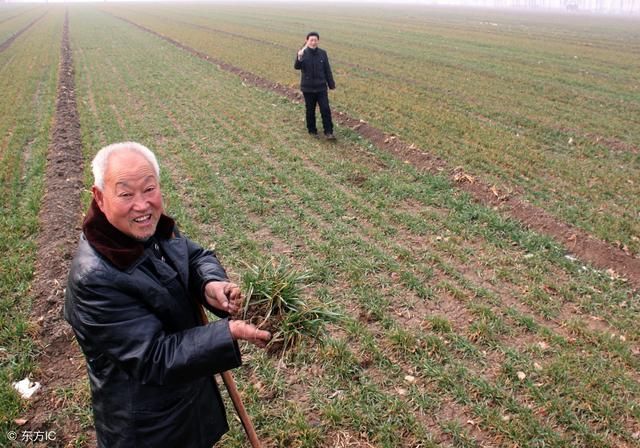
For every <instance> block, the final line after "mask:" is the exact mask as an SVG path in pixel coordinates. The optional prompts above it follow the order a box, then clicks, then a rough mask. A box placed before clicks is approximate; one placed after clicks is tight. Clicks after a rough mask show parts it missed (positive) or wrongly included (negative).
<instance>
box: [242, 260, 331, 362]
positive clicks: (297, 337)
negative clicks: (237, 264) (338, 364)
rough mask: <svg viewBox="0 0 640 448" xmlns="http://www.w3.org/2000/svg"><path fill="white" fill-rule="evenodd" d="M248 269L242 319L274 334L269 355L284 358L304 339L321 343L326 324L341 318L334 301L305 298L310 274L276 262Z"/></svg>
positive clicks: (245, 277)
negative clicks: (278, 354) (304, 293)
mask: <svg viewBox="0 0 640 448" xmlns="http://www.w3.org/2000/svg"><path fill="white" fill-rule="evenodd" d="M246 266H247V268H248V270H247V272H246V273H245V274H244V276H243V278H242V283H243V285H244V290H245V291H246V293H245V295H246V299H245V305H244V310H243V318H244V319H246V320H249V321H250V322H252V323H254V324H255V325H257V326H258V327H260V328H263V329H266V330H268V331H270V332H271V333H272V339H271V342H270V343H269V352H270V353H275V352H277V351H282V355H283V356H284V354H285V353H286V352H287V351H288V350H289V349H291V348H293V347H294V346H296V345H297V344H298V343H299V342H300V341H301V340H302V339H303V338H305V337H308V338H312V339H316V340H320V339H321V337H322V335H323V334H324V330H325V326H326V324H327V323H331V322H338V321H340V320H341V319H342V314H341V313H340V312H338V311H332V308H334V306H335V305H334V304H333V302H328V303H311V302H310V301H309V300H308V299H306V298H304V297H303V292H304V290H305V289H306V288H307V287H308V286H309V284H310V282H311V279H312V274H311V273H310V272H309V271H298V270H296V269H295V268H293V267H291V266H289V265H288V263H286V262H285V261H283V260H280V261H275V260H273V259H270V260H267V261H266V262H264V263H262V264H260V265H246Z"/></svg>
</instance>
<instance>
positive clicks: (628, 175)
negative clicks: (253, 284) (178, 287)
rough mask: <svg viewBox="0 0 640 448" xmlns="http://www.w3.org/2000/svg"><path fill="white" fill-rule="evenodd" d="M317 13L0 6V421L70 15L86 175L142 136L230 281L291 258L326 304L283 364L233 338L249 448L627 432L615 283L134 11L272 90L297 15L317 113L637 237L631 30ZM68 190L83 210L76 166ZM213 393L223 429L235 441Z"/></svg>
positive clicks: (623, 328) (631, 385)
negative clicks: (315, 56)
mask: <svg viewBox="0 0 640 448" xmlns="http://www.w3.org/2000/svg"><path fill="white" fill-rule="evenodd" d="M316 7H317V6H316ZM312 11H314V9H313V8H312V6H310V5H305V6H302V5H299V6H295V5H282V4H279V5H277V6H276V5H268V4H261V5H260V6H256V5H253V6H247V5H245V6H242V5H229V4H226V5H225V4H220V5H217V4H208V5H189V4H185V5H172V4H158V5H143V4H137V5H136V4H95V5H88V4H87V5H70V6H68V7H63V6H38V7H35V6H28V7H27V6H20V7H10V8H9V7H7V8H0V39H4V40H6V39H8V38H10V36H12V35H13V34H14V33H16V32H17V31H19V30H22V29H24V28H25V27H27V26H28V25H29V24H31V23H32V22H33V21H34V20H36V19H37V21H36V22H35V23H33V24H32V25H31V26H30V27H29V28H28V29H26V30H25V31H24V32H23V33H22V34H20V35H19V36H18V37H16V38H15V40H14V41H13V42H12V43H11V45H9V46H7V48H6V49H5V50H3V51H1V52H0V70H1V71H2V73H3V76H2V78H1V79H2V81H1V82H2V84H1V89H2V90H1V91H2V92H3V95H0V107H1V108H2V112H1V113H0V118H1V120H2V121H1V122H0V126H1V128H0V130H1V131H2V132H1V133H0V138H1V139H2V140H0V142H1V145H2V146H0V162H1V165H0V179H1V180H2V184H1V188H2V191H3V194H2V196H1V199H0V200H1V201H2V223H3V231H2V238H1V242H2V251H3V253H11V254H12V255H13V256H12V257H4V258H3V260H2V265H1V266H2V286H1V287H2V309H1V310H0V312H1V313H2V314H1V315H0V318H1V319H2V333H1V335H0V338H1V339H0V345H1V346H2V348H3V351H2V353H0V362H1V363H2V364H1V365H2V372H1V376H0V381H1V386H2V389H1V390H2V392H1V393H0V400H2V401H0V409H2V412H3V413H4V415H1V414H0V417H1V418H0V422H2V423H3V424H4V425H5V426H4V427H3V433H4V432H6V431H9V430H11V429H14V430H15V424H13V423H12V422H13V421H14V419H16V418H19V417H21V416H23V415H24V414H26V413H28V409H26V405H25V404H24V403H21V402H20V401H19V400H18V399H17V398H16V397H15V396H14V395H13V394H12V392H11V391H10V387H11V386H10V383H11V382H12V381H16V380H18V379H22V378H23V377H24V376H25V375H26V374H29V373H30V374H32V376H33V377H34V379H36V380H38V372H39V371H41V367H38V364H37V359H38V348H37V344H35V345H34V344H33V342H31V340H32V338H31V334H32V329H31V330H30V328H32V327H31V325H30V324H29V321H30V315H29V314H30V307H31V305H32V304H31V303H30V302H31V301H34V302H35V301H36V300H37V298H36V297H34V296H33V294H32V293H31V292H30V282H31V281H32V280H33V278H32V276H33V274H32V273H33V264H34V258H35V254H36V249H37V248H36V247H35V241H36V237H37V233H38V221H37V214H38V210H39V201H40V200H41V198H42V195H43V192H44V187H43V185H44V170H43V167H44V164H45V160H46V150H47V146H48V145H49V143H50V142H49V139H50V137H49V132H50V126H51V122H52V120H53V113H54V103H55V95H56V91H55V85H56V80H57V75H56V73H57V68H58V62H59V54H60V41H61V38H62V26H63V23H64V21H65V14H67V16H66V17H67V19H68V26H69V40H70V43H71V49H72V52H73V65H74V69H75V95H76V98H77V108H78V113H79V125H80V132H81V135H82V144H83V150H84V155H85V165H88V163H86V162H87V161H88V160H90V159H91V157H92V155H93V154H94V153H95V152H96V151H97V150H98V149H99V148H100V147H102V146H104V145H105V144H108V143H112V142H114V141H121V140H130V139H131V140H137V141H140V142H142V143H144V144H145V145H147V146H149V147H150V148H152V149H154V150H155V151H156V152H157V154H158V156H159V158H160V162H161V164H162V166H163V172H162V185H163V191H164V194H165V199H166V201H167V204H166V205H167V208H168V211H169V213H170V214H171V215H172V216H174V217H175V218H176V220H177V221H178V223H179V224H180V227H181V229H182V231H183V232H184V233H186V234H187V235H189V236H190V237H192V238H193V239H195V240H196V241H199V242H201V243H202V244H203V245H205V246H208V247H212V248H215V250H216V252H217V253H218V256H219V257H220V258H221V260H222V261H223V263H224V264H225V266H226V267H227V269H228V271H229V273H230V275H231V277H232V279H234V280H236V281H240V280H241V279H242V277H243V275H244V274H245V272H246V270H247V267H246V264H261V263H264V262H265V260H269V259H270V258H272V257H273V258H275V259H278V260H286V261H287V262H288V263H290V264H291V265H293V266H295V267H296V268H297V269H299V270H300V271H308V272H309V273H310V275H311V278H312V279H313V283H312V284H311V285H310V286H309V287H308V288H307V289H306V294H308V295H309V297H310V298H312V299H313V300H316V301H320V302H325V303H332V304H333V305H332V306H334V308H335V310H336V311H339V312H341V313H342V314H343V315H344V316H345V317H344V320H343V321H342V322H340V323H338V324H332V325H330V326H329V327H328V333H327V335H326V336H325V337H324V338H323V339H322V340H318V341H304V343H303V345H302V346H301V347H297V348H296V349H295V350H293V351H292V352H291V353H290V354H289V355H287V356H285V357H283V358H280V357H278V356H272V355H268V354H266V353H264V352H262V351H259V350H256V349H251V348H249V347H243V351H244V361H245V362H244V366H243V367H242V368H240V369H238V370H237V372H236V373H235V376H236V380H237V382H238V386H239V389H240V390H241V392H242V395H243V399H244V401H245V405H246V406H247V408H248V412H249V414H250V415H251V416H252V418H253V421H254V424H255V426H256V430H257V432H258V435H259V436H260V438H261V440H262V441H263V443H264V445H265V446H273V447H280V446H291V447H342V446H352V447H368V446H375V447H378V446H379V447H436V446H454V447H473V446H482V447H489V446H492V447H499V446H500V447H501V446H505V447H507V446H531V447H534V446H537V447H542V446H558V447H561V446H566V447H574V446H581V447H620V446H622V447H624V446H639V445H640V440H639V439H640V408H639V407H638V405H637V403H638V402H640V377H639V376H638V371H639V367H640V345H639V342H640V332H639V330H638V326H637V315H638V312H639V311H640V304H639V303H638V300H639V299H640V297H639V295H638V291H637V290H633V287H632V285H630V284H629V282H626V281H624V279H620V278H617V277H616V276H615V275H611V273H607V272H604V271H600V270H595V269H593V268H592V267H590V266H589V265H588V264H587V263H585V262H584V261H582V260H576V259H575V258H574V257H571V256H569V257H567V249H566V248H565V247H562V246H560V245H559V244H558V243H556V242H555V241H554V240H552V239H551V238H549V237H548V236H546V235H544V234H537V233H534V232H532V231H529V230H527V229H525V228H524V227H523V226H522V225H520V224H519V223H518V222H516V221H513V220H510V219H507V218H505V217H504V216H503V215H501V214H500V212H499V210H496V209H494V208H492V207H488V206H486V205H483V204H482V203H477V202H475V201H473V200H472V198H471V197H470V196H469V195H468V194H466V193H464V192H462V191H460V189H459V188H457V186H456V185H455V184H454V183H453V182H451V180H450V179H449V177H448V176H447V175H446V173H442V174H441V175H438V174H433V173H429V172H425V171H424V170H421V169H418V168H416V167H415V166H413V165H412V164H411V163H405V161H403V160H401V159H398V158H396V157H394V156H393V155H391V154H389V153H388V152H386V151H384V150H382V149H381V148H379V147H378V146H376V145H375V144H374V143H372V142H371V141H368V140H367V139H365V138H363V137H362V136H361V135H360V134H358V132H357V130H355V129H351V128H349V127H338V128H337V135H338V138H339V140H338V142H337V143H336V144H331V143H329V142H325V141H317V140H311V139H309V138H308V136H307V135H306V129H305V128H304V122H303V117H304V109H303V106H302V105H300V104H298V103H295V102H292V101H291V100H290V99H288V98H286V97H284V96H282V95H279V94H278V93H276V92H274V91H270V90H268V89H260V88H256V87H253V86H251V85H249V84H247V83H245V82H244V81H243V79H242V78H241V77H238V76H237V75H235V74H233V73H230V72H228V71H226V70H224V69H222V68H221V67H219V66H218V65H216V64H213V63H211V62H208V61H206V60H203V59H201V58H197V57H194V55H193V54H192V53H189V52H187V51H184V50H183V49H180V48H178V47H177V46H176V45H173V44H171V43H170V42H168V41H167V40H163V39H161V38H160V37H158V36H157V35H155V34H152V33H150V32H148V31H145V30H143V29H141V28H140V27H136V26H135V25H134V24H138V25H140V26H142V27H145V28H147V29H148V30H152V31H154V32H156V33H159V34H161V35H163V36H167V37H169V38H171V39H173V40H175V41H179V42H181V43H182V44H184V45H186V46H188V47H190V48H192V49H194V50H197V51H199V52H201V53H204V54H207V55H210V56H211V58H212V59H216V60H222V61H225V62H226V63H228V64H231V65H233V66H235V67H239V68H241V69H243V70H245V71H248V72H251V73H254V74H256V75H258V76H261V77H263V78H266V79H269V80H271V81H273V82H278V83H280V84H283V85H286V86H289V87H292V88H295V87H296V84H297V80H298V78H297V76H298V75H297V73H296V72H295V71H294V70H293V68H292V65H293V55H294V54H295V49H296V47H297V46H299V45H301V42H302V38H303V37H304V34H305V33H306V32H307V31H308V30H309V29H310V28H314V29H317V30H318V31H319V32H320V34H321V46H322V47H323V48H325V49H327V50H328V51H329V55H330V57H331V62H332V66H333V69H334V75H335V76H336V80H337V83H338V89H337V90H336V91H335V92H332V94H331V100H332V105H333V107H334V108H335V111H341V112H344V113H346V114H348V115H350V116H352V117H356V118H358V119H362V120H365V121H366V122H368V123H370V124H372V125H374V126H376V127H377V128H379V129H382V130H383V131H384V132H387V133H389V134H394V135H396V136H398V138H401V139H403V140H405V141H407V142H411V143H412V144H415V145H416V146H417V147H418V148H420V149H421V150H422V151H428V152H430V153H433V154H434V155H437V156H439V157H441V158H443V159H444V160H446V161H447V163H448V164H449V165H450V166H451V167H456V166H462V167H464V169H465V170H466V171H467V172H469V173H472V174H473V175H474V176H478V177H480V178H482V179H484V180H485V181H487V182H489V183H492V184H495V185H497V186H498V187H499V188H500V189H501V190H506V191H512V192H516V193H517V194H519V195H522V197H524V198H526V199H527V200H529V201H531V202H532V203H535V204H537V205H538V206H540V207H541V208H543V209H545V210H547V211H549V212H550V213H551V214H553V215H555V216H557V217H558V219H561V220H564V221H566V222H568V223H570V224H572V225H574V226H576V227H579V228H582V229H584V230H586V231H588V232H590V233H592V234H593V235H595V236H597V237H598V238H601V239H603V240H605V241H608V242H609V243H611V244H612V245H620V246H625V247H626V248H627V250H628V252H629V253H631V254H636V255H637V253H638V252H640V242H639V241H638V237H639V236H640V232H639V227H638V212H639V210H640V207H639V201H640V199H638V182H640V181H639V180H638V179H639V177H638V171H639V167H640V166H639V162H640V159H639V157H640V156H639V155H638V154H639V147H638V142H639V141H640V139H639V137H640V135H639V134H640V128H639V127H638V124H639V123H638V120H639V118H638V117H640V115H639V114H638V112H640V111H639V109H640V79H639V77H640V75H639V74H638V73H639V71H638V68H640V67H638V66H639V65H640V58H638V53H640V31H638V30H640V27H638V26H637V25H638V22H637V21H635V22H634V21H632V20H627V19H623V18H617V19H616V18H599V19H597V18H593V17H585V16H563V17H559V16H553V15H548V14H535V15H533V14H532V15H523V14H516V13H512V12H504V11H480V10H476V11H462V10H458V9H447V8H418V7H408V6H406V7H396V8H393V9H392V8H387V7H384V6H379V7H373V6H372V7H370V8H361V7H360V8H355V7H353V6H338V5H336V6H335V7H333V6H332V8H331V10H329V11H323V17H322V18H321V19H318V20H317V21H316V20H313V21H312V20H310V19H309V17H311V13H312ZM123 19H124V20H123ZM2 36H4V37H2ZM4 40H3V41H4ZM1 44H2V41H0V45H1ZM570 140H571V143H570ZM85 185H86V187H87V190H86V191H84V193H83V194H84V196H83V204H84V205H87V204H88V201H89V195H88V187H89V186H90V185H91V176H90V173H89V170H88V168H85ZM80 212H81V211H80V210H79V211H78V213H80ZM25 297H27V298H28V300H25ZM30 331H31V332H30ZM77 372H78V373H77V375H78V378H77V380H76V382H75V383H74V384H73V385H72V386H65V387H64V388H58V389H56V390H55V391H54V394H55V396H56V397H57V398H59V400H57V401H56V403H57V404H56V407H55V409H52V412H51V415H50V416H49V418H48V421H47V425H48V427H49V428H55V429H56V430H57V431H58V435H59V437H60V439H61V440H60V443H63V442H64V443H66V444H70V445H71V446H84V445H87V446H90V435H88V434H89V433H90V431H91V419H90V403H89V400H88V393H87V384H86V378H85V377H84V374H83V371H82V370H77ZM42 380H43V382H46V379H42ZM228 409H229V410H230V423H231V431H230V433H229V434H228V435H227V436H225V438H224V439H223V442H222V443H221V444H220V446H222V447H242V446H248V445H247V443H246V441H245V438H244V435H243V433H242V428H241V426H240V424H239V423H238V422H237V421H236V420H235V419H234V417H233V416H232V406H231V405H230V403H229V404H228ZM69 419H72V420H75V421H78V422H80V423H79V428H80V429H79V430H77V432H74V433H70V432H69V431H67V429H68V428H71V426H67V425H68V424H67V421H68V420H69ZM4 422H6V423H4ZM74 428H75V427H74ZM74 431H76V430H75V429H74ZM3 433H0V445H1V444H2V443H4V442H5V440H4V439H2V437H3V436H4V434H3Z"/></svg>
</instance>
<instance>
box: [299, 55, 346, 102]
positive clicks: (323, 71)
mask: <svg viewBox="0 0 640 448" xmlns="http://www.w3.org/2000/svg"><path fill="white" fill-rule="evenodd" d="M293 68H295V69H296V70H300V71H301V73H300V90H302V91H303V92H322V91H325V90H327V86H328V87H329V88H330V89H335V88H336V83H335V81H334V80H333V74H332V73H331V65H330V64H329V56H327V52H326V51H324V50H323V49H321V48H316V49H311V48H307V49H305V50H304V54H303V55H302V59H301V60H298V55H296V60H295V62H294V64H293Z"/></svg>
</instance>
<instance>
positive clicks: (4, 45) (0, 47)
mask: <svg viewBox="0 0 640 448" xmlns="http://www.w3.org/2000/svg"><path fill="white" fill-rule="evenodd" d="M46 15H47V13H46V12H45V13H44V14H42V15H41V16H40V17H38V18H37V19H34V20H33V21H32V22H31V23H29V24H28V25H27V26H25V27H24V28H22V29H21V30H19V31H16V32H15V33H13V34H12V35H11V37H9V38H8V39H7V40H5V41H4V42H2V43H1V44H0V53H2V52H3V51H4V50H6V49H7V48H9V47H10V46H11V44H12V43H13V41H15V40H16V39H17V38H18V37H20V35H21V34H22V33H24V32H25V31H27V30H28V29H29V28H31V27H32V26H33V25H35V24H36V22H38V21H39V20H40V19H42V18H43V17H44V16H46Z"/></svg>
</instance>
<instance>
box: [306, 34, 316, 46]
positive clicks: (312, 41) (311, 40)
mask: <svg viewBox="0 0 640 448" xmlns="http://www.w3.org/2000/svg"><path fill="white" fill-rule="evenodd" d="M307 47H309V48H318V36H309V39H307Z"/></svg>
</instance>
